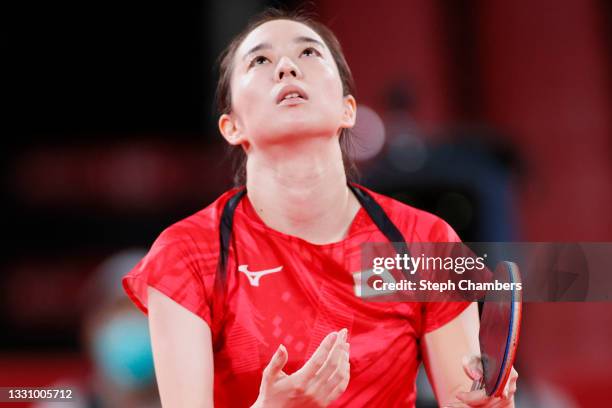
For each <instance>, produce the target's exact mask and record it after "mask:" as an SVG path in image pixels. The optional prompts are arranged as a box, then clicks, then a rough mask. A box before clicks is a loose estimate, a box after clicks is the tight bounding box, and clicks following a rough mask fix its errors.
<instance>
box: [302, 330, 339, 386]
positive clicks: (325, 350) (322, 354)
mask: <svg viewBox="0 0 612 408" xmlns="http://www.w3.org/2000/svg"><path fill="white" fill-rule="evenodd" d="M337 337H338V333H337V332H331V333H329V334H328V335H327V336H325V338H324V339H323V341H321V344H319V347H317V350H316V351H315V352H314V353H313V355H312V356H311V357H310V358H309V359H308V361H307V362H306V363H305V364H304V365H303V366H302V368H300V369H299V370H298V371H297V373H296V374H299V375H303V376H305V377H306V378H309V377H313V376H314V375H315V373H316V372H317V371H319V369H320V368H321V367H322V366H323V364H324V363H325V360H327V357H328V355H329V352H330V351H331V349H332V347H333V345H334V344H335V343H336V339H337Z"/></svg>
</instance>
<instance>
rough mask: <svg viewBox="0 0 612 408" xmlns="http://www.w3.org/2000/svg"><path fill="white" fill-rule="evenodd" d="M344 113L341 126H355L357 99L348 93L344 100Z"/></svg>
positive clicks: (348, 127)
mask: <svg viewBox="0 0 612 408" xmlns="http://www.w3.org/2000/svg"><path fill="white" fill-rule="evenodd" d="M343 104H344V114H343V115H342V123H341V124H340V127H341V128H347V129H350V128H352V127H353V126H355V120H356V119H357V101H355V98H354V97H353V95H346V96H345V97H344V100H343Z"/></svg>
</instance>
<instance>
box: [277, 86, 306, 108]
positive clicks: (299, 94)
mask: <svg viewBox="0 0 612 408" xmlns="http://www.w3.org/2000/svg"><path fill="white" fill-rule="evenodd" d="M307 100H308V96H307V95H306V92H304V91H303V90H302V89H301V88H299V87H297V86H286V87H284V88H283V89H281V91H280V92H279V93H278V96H277V98H276V103H277V104H279V105H281V104H282V105H292V104H297V103H303V102H305V101H307Z"/></svg>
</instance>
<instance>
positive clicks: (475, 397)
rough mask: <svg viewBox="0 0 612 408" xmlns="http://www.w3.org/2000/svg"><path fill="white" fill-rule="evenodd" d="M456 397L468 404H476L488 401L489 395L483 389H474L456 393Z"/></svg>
mask: <svg viewBox="0 0 612 408" xmlns="http://www.w3.org/2000/svg"><path fill="white" fill-rule="evenodd" d="M457 399H458V400H459V401H461V402H465V403H466V404H468V405H470V406H478V405H482V404H484V403H486V402H487V401H489V400H490V399H491V397H489V396H488V395H487V393H486V392H485V390H476V391H470V392H459V393H457Z"/></svg>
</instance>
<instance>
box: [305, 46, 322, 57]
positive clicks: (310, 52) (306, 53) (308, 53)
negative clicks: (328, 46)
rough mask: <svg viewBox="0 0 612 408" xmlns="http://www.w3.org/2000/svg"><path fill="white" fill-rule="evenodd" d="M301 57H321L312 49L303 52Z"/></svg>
mask: <svg viewBox="0 0 612 408" xmlns="http://www.w3.org/2000/svg"><path fill="white" fill-rule="evenodd" d="M302 55H305V56H307V57H310V56H312V55H316V56H317V57H320V56H321V53H320V52H319V51H318V50H317V49H316V48H314V47H308V48H306V49H305V50H304V51H302Z"/></svg>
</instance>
